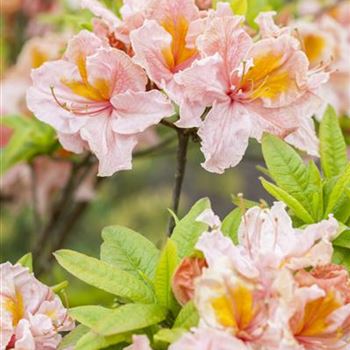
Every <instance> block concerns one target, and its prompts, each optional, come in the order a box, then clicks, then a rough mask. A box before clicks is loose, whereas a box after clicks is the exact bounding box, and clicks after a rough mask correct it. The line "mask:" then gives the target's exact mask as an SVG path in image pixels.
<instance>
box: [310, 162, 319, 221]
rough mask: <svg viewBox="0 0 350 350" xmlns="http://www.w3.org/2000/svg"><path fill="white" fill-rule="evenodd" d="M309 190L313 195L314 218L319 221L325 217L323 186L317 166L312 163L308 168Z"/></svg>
mask: <svg viewBox="0 0 350 350" xmlns="http://www.w3.org/2000/svg"><path fill="white" fill-rule="evenodd" d="M307 174H308V183H309V190H310V192H311V193H312V205H311V209H312V216H313V217H314V218H315V219H316V221H319V220H321V219H322V216H323V184H322V178H321V174H320V171H319V170H318V168H317V165H316V164H315V163H314V162H313V161H310V162H309V164H308V166H307Z"/></svg>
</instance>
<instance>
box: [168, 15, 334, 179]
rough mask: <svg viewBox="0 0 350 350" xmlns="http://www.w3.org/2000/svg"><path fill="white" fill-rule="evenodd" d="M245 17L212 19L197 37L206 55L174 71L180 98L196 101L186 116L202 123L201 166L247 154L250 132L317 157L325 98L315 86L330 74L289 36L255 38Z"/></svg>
mask: <svg viewBox="0 0 350 350" xmlns="http://www.w3.org/2000/svg"><path fill="white" fill-rule="evenodd" d="M241 22H242V18H241V17H237V16H224V17H221V18H214V19H212V20H211V21H210V25H209V26H208V27H207V29H206V30H205V32H204V34H203V35H201V36H199V38H198V40H197V45H198V47H199V50H200V52H201V55H202V57H203V58H202V59H201V60H198V61H195V62H194V63H193V64H192V66H191V68H189V69H186V70H184V71H182V72H180V73H178V74H176V76H175V77H174V79H175V81H176V82H177V83H178V84H179V85H180V86H181V89H182V90H181V91H182V93H183V100H182V103H186V101H187V103H188V101H190V105H189V106H188V108H186V109H185V110H186V111H187V112H188V114H187V115H181V118H184V119H185V120H186V125H188V124H190V125H192V126H193V125H195V126H198V127H199V131H198V134H199V136H200V137H201V139H202V142H201V145H202V147H201V149H202V152H203V153H204V155H205V162H204V163H203V167H204V168H205V169H207V170H209V171H211V172H217V173H223V172H224V170H225V169H226V168H229V167H232V166H235V165H236V164H237V163H239V161H240V160H241V159H242V157H243V155H244V152H245V150H246V148H247V146H248V140H249V138H250V137H254V138H256V139H258V140H260V138H261V136H262V134H263V132H270V133H273V134H275V135H278V136H280V137H283V138H284V139H285V140H286V141H287V142H289V143H292V144H293V145H295V146H297V147H299V148H301V149H303V150H305V151H307V152H308V153H309V154H311V155H317V154H318V140H317V138H316V135H315V131H314V125H313V122H312V119H311V117H312V115H313V114H314V113H315V111H317V109H318V108H319V107H320V105H321V103H322V100H321V99H320V98H318V97H317V96H316V95H315V92H316V90H317V88H318V87H319V85H320V84H321V83H323V82H325V81H326V80H327V78H328V75H327V74H325V73H323V72H320V73H315V72H311V71H310V70H309V62H308V60H307V57H306V56H305V54H304V53H303V52H302V51H301V49H300V45H299V42H298V41H297V40H296V39H295V38H293V37H292V36H290V35H289V34H285V33H282V35H279V36H277V37H269V38H264V39H262V40H260V41H258V42H256V43H253V41H252V39H251V38H250V36H249V35H248V34H247V33H246V32H245V31H244V30H243V29H242V26H241ZM264 30H265V31H266V27H264ZM222 38H226V40H223V39H222ZM210 106H211V107H212V108H211V110H210V111H209V112H208V114H207V115H206V118H205V120H204V122H202V121H201V118H200V116H201V115H202V114H203V113H204V111H205V108H206V107H210ZM191 121H192V122H191Z"/></svg>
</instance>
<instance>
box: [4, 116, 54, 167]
mask: <svg viewBox="0 0 350 350" xmlns="http://www.w3.org/2000/svg"><path fill="white" fill-rule="evenodd" d="M1 124H2V125H5V126H7V127H8V128H10V129H12V130H13V133H12V135H11V138H10V140H9V142H8V144H7V145H6V146H5V148H4V149H3V151H2V154H1V160H2V164H1V173H4V172H5V171H6V170H8V169H9V168H11V167H12V166H13V165H15V164H16V163H19V162H22V161H30V160H32V159H33V158H34V157H35V156H36V155H39V154H50V153H51V152H52V151H53V150H55V149H56V147H57V146H58V143H57V138H56V132H55V131H54V129H53V128H51V127H50V126H48V125H47V124H44V123H42V122H40V121H39V120H38V119H36V118H30V117H25V116H4V117H2V119H1Z"/></svg>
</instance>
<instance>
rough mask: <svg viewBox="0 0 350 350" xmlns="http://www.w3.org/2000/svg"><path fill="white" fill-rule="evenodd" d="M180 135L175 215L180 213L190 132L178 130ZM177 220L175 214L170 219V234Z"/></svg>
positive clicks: (173, 209)
mask: <svg viewBox="0 0 350 350" xmlns="http://www.w3.org/2000/svg"><path fill="white" fill-rule="evenodd" d="M177 136H178V149H177V161H176V172H175V183H174V188H173V198H172V207H171V209H172V211H173V213H174V214H175V215H177V214H178V210H179V204H180V197H181V190H182V185H183V181H184V177H185V170H186V162H187V149H188V141H189V137H190V133H188V132H186V131H185V130H183V129H178V130H177ZM174 227H175V220H174V218H173V216H171V217H170V219H169V226H168V235H170V234H171V232H172V231H173V230H174Z"/></svg>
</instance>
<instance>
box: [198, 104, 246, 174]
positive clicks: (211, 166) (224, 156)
mask: <svg viewBox="0 0 350 350" xmlns="http://www.w3.org/2000/svg"><path fill="white" fill-rule="evenodd" d="M251 128H252V125H251V122H250V118H249V115H248V113H247V111H246V110H245V108H244V107H243V106H242V105H241V104H239V103H235V102H231V101H228V102H226V103H218V104H214V106H213V108H212V109H211V110H210V112H209V113H208V115H207V117H206V119H205V121H204V123H203V126H201V128H200V129H199V131H198V135H199V136H200V138H201V140H202V142H201V150H202V152H203V154H204V156H205V162H204V163H203V164H202V165H203V167H204V168H205V169H206V170H208V171H211V172H216V173H219V174H221V173H223V172H224V170H225V169H227V168H229V167H232V166H235V165H237V164H238V163H239V162H240V160H241V159H242V157H243V155H244V152H245V150H246V148H247V146H248V140H249V136H250V133H251Z"/></svg>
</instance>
